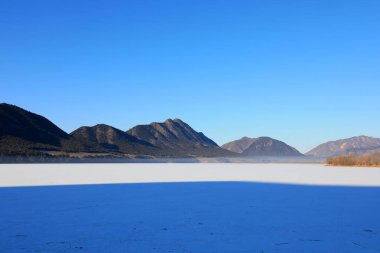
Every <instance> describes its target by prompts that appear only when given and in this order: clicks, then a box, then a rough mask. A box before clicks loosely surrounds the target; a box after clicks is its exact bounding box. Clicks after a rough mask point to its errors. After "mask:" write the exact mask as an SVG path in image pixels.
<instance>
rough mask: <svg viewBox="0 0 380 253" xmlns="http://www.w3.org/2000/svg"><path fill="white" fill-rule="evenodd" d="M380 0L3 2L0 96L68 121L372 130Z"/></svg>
mask: <svg viewBox="0 0 380 253" xmlns="http://www.w3.org/2000/svg"><path fill="white" fill-rule="evenodd" d="M379 13H380V1H377V0H376V1H371V0H367V1H352V0H344V1H343V0H342V1H339V0H329V1H328V0H325V1H323V0H318V1H317V0H316V1H273V0H269V1H205V0H202V1H165V0H162V1H161V0H160V1H149V0H148V1H76V0H75V1H51V0H49V1H38V0H36V1H17V0H15V1H2V2H1V3H0V90H1V93H0V94H1V96H0V99H1V101H3V102H7V103H12V104H16V105H18V106H21V107H24V108H26V109H28V110H30V111H33V112H37V113H39V114H42V115H44V116H46V117H47V118H49V119H50V120H52V121H53V122H54V123H56V124H57V125H59V126H60V127H61V128H63V129H64V130H65V131H67V132H71V131H73V130H74V129H76V128H77V127H79V126H83V125H95V124H97V123H106V124H110V125H113V126H115V127H117V128H120V129H123V130H127V129H129V128H130V127H132V126H134V125H136V124H143V123H150V122H152V121H163V120H165V119H166V118H174V117H178V118H181V119H182V120H184V121H185V122H187V123H189V124H190V125H191V126H192V127H194V128H195V129H196V130H198V131H203V132H204V133H205V134H206V135H207V136H209V137H210V138H212V139H214V140H215V141H216V142H217V143H218V144H223V143H225V142H227V141H231V140H234V139H237V138H240V137H242V136H250V137H257V136H271V137H273V138H277V139H280V140H283V141H285V142H287V143H288V144H290V145H293V146H294V147H296V148H298V149H299V150H300V151H303V152H305V151H308V150H309V149H311V148H313V147H314V146H315V145H317V144H320V143H322V142H325V141H328V140H334V139H339V138H345V137H351V136H355V135H361V134H365V135H370V136H377V137H380V124H379V123H380V122H379V119H380V117H379V116H380V113H379V109H380V98H379V97H380V83H379V81H380V46H379V45H380V32H379V27H380V15H379Z"/></svg>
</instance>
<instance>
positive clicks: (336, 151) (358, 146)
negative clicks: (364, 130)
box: [306, 135, 380, 157]
mask: <svg viewBox="0 0 380 253" xmlns="http://www.w3.org/2000/svg"><path fill="white" fill-rule="evenodd" d="M379 151H380V138H374V137H369V136H364V135H361V136H355V137H351V138H347V139H341V140H336V141H329V142H326V143H323V144H321V145H318V146H317V147H315V148H313V149H312V150H310V151H309V152H307V153H306V155H308V156H313V157H331V156H340V155H350V154H352V155H361V154H372V153H376V152H379Z"/></svg>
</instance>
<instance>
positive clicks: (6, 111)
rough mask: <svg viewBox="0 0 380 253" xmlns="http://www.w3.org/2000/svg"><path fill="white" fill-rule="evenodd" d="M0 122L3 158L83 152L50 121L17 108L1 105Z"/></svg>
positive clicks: (79, 146)
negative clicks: (55, 151) (45, 152)
mask: <svg viewBox="0 0 380 253" xmlns="http://www.w3.org/2000/svg"><path fill="white" fill-rule="evenodd" d="M0 122H1V124H0V154H20V155H23V154H34V153H40V151H41V150H63V149H64V150H78V149H81V148H83V146H82V144H81V143H78V142H77V141H75V140H74V139H73V138H72V137H71V136H70V135H68V134H67V133H65V132H64V131H63V130H61V129H60V128H59V127H57V126H56V125H54V124H53V123H52V122H51V121H49V120H48V119H46V118H44V117H42V116H40V115H37V114H35V113H32V112H29V111H26V110H24V109H22V108H20V107H17V106H14V105H9V104H5V103H2V104H0Z"/></svg>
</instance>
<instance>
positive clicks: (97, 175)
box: [0, 163, 380, 186]
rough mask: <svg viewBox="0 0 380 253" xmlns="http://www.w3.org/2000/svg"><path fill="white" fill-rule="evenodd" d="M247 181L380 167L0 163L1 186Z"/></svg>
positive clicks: (349, 182)
mask: <svg viewBox="0 0 380 253" xmlns="http://www.w3.org/2000/svg"><path fill="white" fill-rule="evenodd" d="M210 181H211V182H214V181H234V182H236V181H239V182H241V181H245V182H266V183H287V184H307V185H346V186H380V168H364V167H362V168H355V167H329V166H325V165H321V164H258V163H209V164H207V163H121V164H0V186H37V185H77V184H112V183H151V182H210Z"/></svg>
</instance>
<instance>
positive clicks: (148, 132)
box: [127, 119, 234, 156]
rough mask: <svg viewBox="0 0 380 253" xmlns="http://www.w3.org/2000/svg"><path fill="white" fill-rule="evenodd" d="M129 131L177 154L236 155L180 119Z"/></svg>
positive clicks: (141, 126)
mask: <svg viewBox="0 0 380 253" xmlns="http://www.w3.org/2000/svg"><path fill="white" fill-rule="evenodd" d="M127 133H128V134H130V135H132V136H134V137H136V138H138V139H140V140H143V141H146V142H149V143H151V144H152V145H154V146H156V147H160V148H162V149H165V150H166V151H167V152H168V153H171V154H175V155H180V156H181V155H190V154H193V155H201V156H226V155H229V156H231V155H234V153H232V152H230V151H226V150H224V149H222V148H220V147H219V146H218V144H216V143H215V142H214V141H213V140H211V139H209V138H208V137H206V136H205V135H204V134H203V133H202V132H196V131H195V130H194V129H192V128H191V127H190V126H189V125H188V124H186V123H185V122H183V121H182V120H180V119H167V120H166V121H165V122H162V123H158V122H153V123H151V124H148V125H138V126H135V127H133V128H131V129H130V130H128V131H127Z"/></svg>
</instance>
